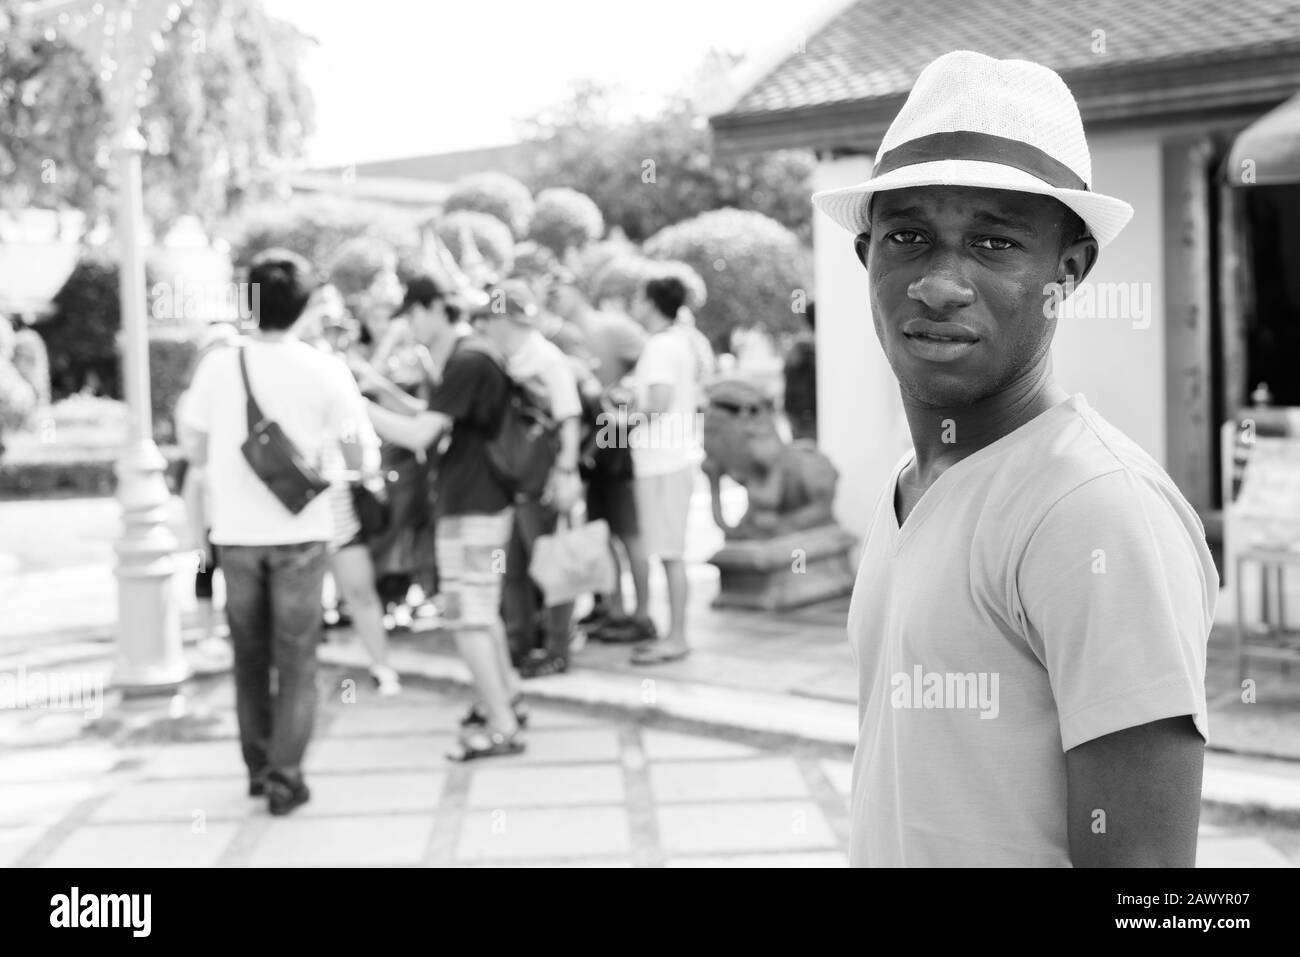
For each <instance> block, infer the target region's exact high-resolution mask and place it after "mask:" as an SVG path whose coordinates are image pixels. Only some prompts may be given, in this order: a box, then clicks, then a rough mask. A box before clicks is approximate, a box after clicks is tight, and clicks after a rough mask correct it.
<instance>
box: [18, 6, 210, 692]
mask: <svg viewBox="0 0 1300 957" xmlns="http://www.w3.org/2000/svg"><path fill="white" fill-rule="evenodd" d="M189 4H190V0H179V2H171V0H52V2H44V3H31V4H28V5H26V6H25V7H23V8H21V9H20V16H23V17H24V18H26V19H30V20H31V21H33V22H35V23H37V24H39V25H40V26H42V27H44V28H45V30H46V36H47V37H50V38H51V39H53V38H54V36H56V35H57V36H61V37H63V38H64V39H66V40H68V41H69V42H71V43H73V44H74V45H76V46H77V47H79V48H80V49H81V51H82V52H83V53H84V54H85V55H86V57H87V58H88V60H89V62H90V65H91V67H92V68H93V69H94V70H95V71H96V72H97V73H98V75H99V79H100V86H101V89H102V90H103V95H104V102H105V105H106V106H107V107H108V112H109V116H110V137H111V144H112V148H113V154H114V164H115V167H116V171H117V177H118V183H117V216H116V232H117V241H118V246H119V264H120V270H119V276H118V285H119V297H120V304H121V315H122V337H121V340H120V341H121V343H122V346H121V347H122V366H123V373H124V375H123V379H124V382H125V384H126V385H125V392H126V402H127V409H128V433H127V442H126V447H125V448H124V449H123V451H122V455H121V457H120V459H119V460H118V464H117V480H118V481H117V499H118V501H119V502H120V503H121V505H122V520H123V521H122V526H123V527H122V533H121V535H120V536H119V537H118V539H117V541H116V542H115V543H114V550H115V551H116V552H117V556H118V562H117V569H116V574H117V660H116V663H115V665H114V669H113V677H112V683H113V685H114V686H115V687H118V688H120V689H121V690H122V692H123V693H124V694H127V695H138V694H151V693H169V692H171V691H174V690H175V689H176V688H177V687H179V685H180V684H181V683H182V682H183V681H185V680H186V678H188V677H189V667H188V665H187V664H186V662H185V656H184V654H183V653H182V650H181V634H180V614H179V611H178V609H177V607H176V601H175V590H174V588H173V585H172V578H173V575H174V573H175V571H176V565H175V560H174V555H175V552H176V548H177V541H176V537H175V535H173V534H172V531H171V529H170V527H169V526H168V523H167V514H168V504H169V501H170V495H169V493H168V490H167V483H166V480H165V478H164V474H163V473H164V469H165V467H166V464H167V463H166V460H165V459H164V458H163V456H162V453H161V452H159V451H158V447H157V446H156V445H155V444H154V441H153V415H152V412H151V408H150V399H149V395H150V392H149V331H148V325H147V314H146V311H145V295H144V289H145V271H144V251H143V249H142V248H141V239H142V237H143V234H144V208H143V192H142V187H141V179H140V154H141V153H142V152H143V151H144V149H145V140H144V137H143V136H141V135H140V106H141V104H142V103H143V101H144V98H145V93H146V92H147V90H148V83H149V79H150V77H151V75H152V66H153V60H154V56H155V51H156V50H157V49H158V48H160V47H161V46H162V42H161V36H162V33H163V32H165V31H166V30H167V29H169V28H170V27H171V25H172V24H173V23H175V22H176V19H177V17H179V16H180V12H181V7H182V6H189Z"/></svg>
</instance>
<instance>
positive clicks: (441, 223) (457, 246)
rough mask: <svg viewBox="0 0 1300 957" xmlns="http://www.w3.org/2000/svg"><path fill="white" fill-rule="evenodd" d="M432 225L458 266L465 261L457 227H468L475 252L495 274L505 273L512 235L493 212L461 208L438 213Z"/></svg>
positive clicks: (509, 264) (510, 262) (512, 260)
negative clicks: (492, 214) (446, 212)
mask: <svg viewBox="0 0 1300 957" xmlns="http://www.w3.org/2000/svg"><path fill="white" fill-rule="evenodd" d="M433 228H434V230H435V231H436V232H437V234H438V238H439V239H441V240H442V241H443V243H444V244H446V246H447V250H448V251H449V252H450V253H451V254H452V255H453V256H454V257H455V258H456V261H457V262H458V263H460V264H461V265H462V266H464V265H465V261H464V258H463V250H462V248H461V238H460V237H461V230H468V231H469V235H470V238H471V239H473V241H474V245H475V246H476V247H477V248H478V251H479V254H480V255H481V256H482V257H483V258H484V259H485V260H486V261H487V263H488V266H489V267H490V268H491V269H492V270H493V271H494V272H495V273H496V274H497V275H498V276H506V275H508V274H509V273H510V270H511V269H512V268H513V267H514V264H515V241H514V237H513V236H511V235H510V227H509V226H507V225H506V224H505V223H503V222H502V221H501V220H499V219H497V218H496V217H495V216H489V215H488V214H487V213H477V212H473V211H472V210H468V209H462V210H460V211H458V212H454V213H448V214H447V215H446V216H442V217H440V218H439V219H438V220H437V222H435V223H434V227H433Z"/></svg>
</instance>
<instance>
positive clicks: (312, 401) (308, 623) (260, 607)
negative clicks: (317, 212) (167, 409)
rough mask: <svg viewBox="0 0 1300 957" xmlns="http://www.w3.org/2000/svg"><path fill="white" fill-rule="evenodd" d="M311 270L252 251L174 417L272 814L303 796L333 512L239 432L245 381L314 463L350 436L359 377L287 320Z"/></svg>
mask: <svg viewBox="0 0 1300 957" xmlns="http://www.w3.org/2000/svg"><path fill="white" fill-rule="evenodd" d="M311 275H312V269H311V266H310V265H309V264H308V263H307V262H306V260H304V259H302V257H300V256H297V255H295V254H294V253H291V252H288V251H287V250H282V249H272V250H267V251H265V252H263V253H260V254H258V255H257V256H256V257H254V259H253V261H252V264H251V266H250V269H249V283H250V288H252V289H256V290H257V291H258V295H257V296H256V297H254V301H253V312H254V315H255V317H256V319H257V331H256V332H254V333H253V334H252V335H251V336H250V337H249V341H248V342H246V343H245V344H244V345H243V346H241V347H240V348H237V349H223V350H219V351H217V352H213V353H211V354H210V355H209V356H207V358H205V359H204V360H203V362H202V363H201V364H200V365H199V367H198V369H197V371H196V372H195V374H194V381H193V383H192V384H191V385H190V399H189V401H188V402H187V403H186V407H185V409H184V415H183V417H182V421H181V425H182V431H183V433H184V443H185V446H186V449H187V452H188V453H189V456H190V460H191V461H192V462H194V463H195V464H197V465H200V466H202V465H206V466H207V468H208V493H209V498H210V500H211V508H212V535H211V538H212V542H213V544H215V545H216V546H217V548H218V549H219V550H220V552H221V563H222V569H223V572H224V575H225V580H226V618H227V621H228V623H229V627H230V637H231V643H232V645H233V647H234V655H235V667H234V673H235V701H236V713H237V716H238V719H239V737H240V746H241V749H242V751H243V757H244V763H245V765H246V767H247V769H248V779H249V794H250V795H253V796H258V795H262V794H265V795H266V797H267V800H268V804H269V807H270V811H271V813H272V814H277V815H279V814H287V813H289V812H290V811H292V810H294V809H295V808H296V807H298V806H300V805H301V804H304V803H305V802H306V801H308V800H309V799H310V796H311V792H310V790H309V789H308V787H307V783H306V780H305V779H304V776H303V771H302V761H303V755H304V754H305V753H306V750H307V746H308V744H309V742H310V740H311V734H312V727H313V724H314V721H315V716H316V700H317V698H316V696H317V691H316V646H317V644H319V642H320V639H321V585H322V582H323V580H324V576H325V568H326V564H327V561H328V558H327V544H328V542H329V541H330V540H331V539H332V538H333V535H334V522H333V516H332V514H331V511H330V502H329V497H328V496H327V495H321V496H318V497H316V498H315V499H314V500H312V501H310V502H309V504H307V505H306V506H305V507H304V508H303V509H302V510H301V511H299V512H298V513H297V514H294V513H292V512H290V511H289V509H288V508H287V507H286V506H285V505H284V504H283V503H282V502H281V501H280V499H279V498H277V497H276V495H275V494H274V493H272V492H271V490H270V489H269V488H268V487H267V486H266V485H265V484H264V483H263V481H262V479H261V478H259V477H258V475H257V474H256V473H255V472H254V471H253V469H252V468H251V467H250V465H249V463H248V461H247V459H246V458H245V457H244V454H243V451H242V446H243V444H244V442H245V441H246V439H247V438H248V420H247V407H246V395H247V392H248V391H251V392H252V394H253V397H254V398H255V399H256V401H257V404H258V405H259V406H260V408H261V411H262V413H263V415H264V416H265V417H266V418H267V419H269V420H271V421H274V422H275V423H277V424H278V425H279V426H280V428H281V429H282V430H283V432H284V434H285V436H286V437H287V438H288V440H289V441H290V442H292V444H293V445H294V447H295V449H296V451H297V453H298V455H299V456H300V457H301V458H302V460H303V461H305V462H306V463H308V464H310V465H312V466H313V467H315V468H317V469H319V467H320V464H321V461H322V458H323V456H324V453H325V450H326V448H327V447H328V446H330V445H331V444H333V443H341V444H343V445H345V446H347V445H350V444H352V443H353V442H355V437H356V435H357V423H356V422H355V421H354V420H353V419H352V416H353V415H354V414H355V412H356V409H357V403H358V401H359V400H358V397H357V386H356V383H355V382H354V381H353V379H352V377H351V376H350V375H349V374H348V372H347V369H346V368H345V367H344V366H343V365H342V364H341V363H339V362H338V361H337V360H335V359H333V358H331V357H329V356H327V355H324V354H322V353H321V352H319V351H318V350H316V349H313V348H312V347H311V346H309V345H307V344H306V343H303V342H300V341H298V340H297V339H296V338H294V337H292V336H291V335H290V334H289V331H290V329H291V328H292V327H293V325H294V323H295V322H296V321H297V320H298V317H299V316H300V315H301V314H302V311H303V309H304V307H305V306H306V305H307V302H308V299H309V298H310V296H311V292H312V282H311V279H310V277H311ZM241 360H242V362H243V363H244V365H245V367H246V370H247V381H248V389H247V390H246V388H245V385H244V380H243V376H242V375H241ZM273 681H274V691H272V683H273Z"/></svg>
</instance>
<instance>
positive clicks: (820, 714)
mask: <svg viewBox="0 0 1300 957" xmlns="http://www.w3.org/2000/svg"><path fill="white" fill-rule="evenodd" d="M187 644H188V643H187ZM111 647H112V646H111V645H109V646H107V647H106V646H105V644H104V643H102V642H86V643H82V644H80V645H74V646H64V647H62V648H52V649H49V650H48V651H47V652H46V653H45V654H43V655H39V656H37V657H38V660H37V662H36V663H35V665H34V666H35V667H43V666H44V667H59V666H66V665H71V664H77V663H82V662H87V661H96V660H98V661H103V660H104V659H106V658H111V657H112V656H111V654H106V652H109V651H111ZM317 654H318V658H319V660H320V661H321V663H322V664H327V665H331V666H334V667H344V668H354V669H358V670H362V671H364V670H366V669H367V667H368V665H369V662H368V660H367V658H366V655H365V652H364V651H363V650H362V649H361V647H360V646H359V645H355V644H352V643H349V644H347V645H339V644H324V645H321V647H320V648H319V649H318V652H317ZM5 657H9V656H4V655H0V663H2V662H3V660H4V658H5ZM26 664H27V666H28V667H32V666H33V664H32V662H31V661H30V659H29V660H28V661H27V663H26ZM191 664H192V665H194V664H195V662H194V661H193V660H192V661H191ZM390 664H391V665H392V666H393V667H394V668H395V669H396V670H397V671H398V673H399V674H401V676H402V677H403V678H419V679H423V680H426V681H431V682H435V683H438V684H443V685H451V686H455V687H458V688H470V687H472V681H471V679H470V674H469V669H468V668H467V667H466V666H465V665H464V663H463V662H461V661H460V659H459V658H455V657H452V656H449V655H439V654H431V653H429V652H427V651H419V650H415V649H409V648H394V649H393V650H392V653H391V657H390ZM0 667H3V665H2V664H0ZM229 672H230V668H229V667H228V666H225V667H215V668H213V667H208V668H202V667H195V668H194V672H193V674H192V676H191V677H192V679H206V678H212V677H217V676H221V675H224V674H228V673H229ZM527 694H528V696H529V697H530V698H532V699H534V700H537V701H548V702H553V703H555V704H567V705H577V706H581V707H586V708H593V709H596V710H603V711H615V712H619V713H621V714H629V715H636V716H640V717H643V718H645V719H650V720H659V721H667V722H669V723H671V724H675V725H678V726H681V727H683V728H685V729H690V728H694V729H696V730H700V731H706V732H719V731H721V732H729V733H732V734H741V735H745V734H750V735H763V736H768V737H777V738H784V739H786V740H789V741H792V742H796V743H799V744H803V745H811V746H817V747H822V748H828V749H831V750H832V751H834V752H837V753H838V754H839V755H841V756H842V757H843V758H844V759H849V758H851V756H852V753H853V748H854V746H855V745H856V743H857V708H856V707H855V706H853V705H848V704H841V703H836V702H831V701H822V700H819V699H815V698H800V697H797V696H792V695H787V694H772V693H767V692H755V691H744V690H741V689H736V688H722V687H717V686H713V685H704V684H699V683H696V682H686V681H675V680H671V679H665V678H655V677H651V676H647V677H646V678H643V679H641V680H640V681H637V680H635V679H633V680H629V679H628V677H627V676H626V675H621V674H620V675H609V674H603V673H600V672H594V671H582V670H578V671H576V672H570V673H567V674H563V675H553V676H551V677H547V678H534V679H532V680H530V681H529V682H528V683H527ZM1201 801H1202V804H1203V806H1205V807H1206V808H1209V809H1212V810H1218V811H1223V812H1228V813H1232V814H1235V815H1241V816H1244V817H1249V818H1252V819H1255V820H1257V821H1259V822H1267V823H1269V824H1274V825H1280V826H1285V827H1290V828H1300V762H1297V761H1288V760H1285V759H1280V758H1273V757H1265V756H1259V755H1246V754H1240V753H1236V752H1231V751H1218V750H1213V749H1207V750H1206V752H1205V770H1204V777H1203V781H1202V789H1201Z"/></svg>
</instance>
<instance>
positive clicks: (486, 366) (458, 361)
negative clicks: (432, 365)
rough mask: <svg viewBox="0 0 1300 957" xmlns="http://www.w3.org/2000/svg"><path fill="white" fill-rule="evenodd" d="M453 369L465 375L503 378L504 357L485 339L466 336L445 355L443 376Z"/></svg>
mask: <svg viewBox="0 0 1300 957" xmlns="http://www.w3.org/2000/svg"><path fill="white" fill-rule="evenodd" d="M453 371H454V372H455V373H457V374H459V375H464V376H466V377H469V376H473V377H475V378H478V377H481V376H489V377H492V378H505V375H506V373H505V359H504V357H503V356H502V355H501V353H500V351H498V350H497V348H496V347H495V346H494V345H492V343H490V342H488V341H487V340H486V339H483V338H481V337H479V336H466V337H465V338H463V339H461V340H460V341H459V342H457V343H456V348H455V349H454V350H452V353H451V355H450V356H448V357H447V364H446V366H445V368H444V369H443V377H444V378H446V376H447V375H448V374H450V373H452V372H453Z"/></svg>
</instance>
